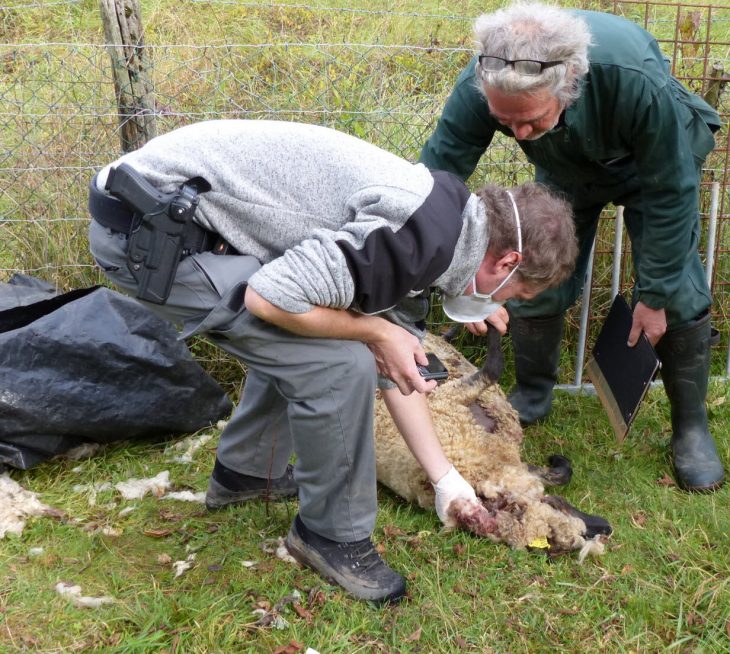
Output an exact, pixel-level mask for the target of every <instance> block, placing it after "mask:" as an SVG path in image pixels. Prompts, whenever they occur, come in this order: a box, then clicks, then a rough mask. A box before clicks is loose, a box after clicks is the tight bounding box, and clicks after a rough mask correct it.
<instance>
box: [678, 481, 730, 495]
mask: <svg viewBox="0 0 730 654" xmlns="http://www.w3.org/2000/svg"><path fill="white" fill-rule="evenodd" d="M724 483H725V480H724V479H721V480H720V481H716V482H714V483H712V484H709V485H707V486H689V485H688V484H684V483H682V482H681V481H679V479H677V485H678V486H679V487H680V488H681V489H682V490H683V491H686V492H687V493H714V492H715V491H716V490H719V489H720V488H721V487H722V485H723V484H724Z"/></svg>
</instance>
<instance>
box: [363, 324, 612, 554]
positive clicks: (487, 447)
mask: <svg viewBox="0 0 730 654" xmlns="http://www.w3.org/2000/svg"><path fill="white" fill-rule="evenodd" d="M490 334H492V336H491V337H489V339H488V340H489V345H488V346H489V354H488V356H487V362H486V364H485V366H484V367H483V368H482V369H481V370H477V368H476V367H475V366H474V365H472V364H471V363H470V362H469V361H467V360H466V359H465V358H464V357H463V356H462V355H461V353H460V352H459V351H458V350H456V349H455V348H454V347H453V346H451V345H450V344H449V343H448V342H447V341H446V340H444V339H443V338H441V337H438V336H435V335H433V334H429V335H427V337H426V339H425V342H424V347H425V349H426V350H427V351H430V352H434V353H435V354H436V355H437V356H438V357H439V358H440V359H441V360H442V361H444V363H446V366H447V368H448V369H449V372H450V380H449V381H447V382H445V383H443V384H442V385H440V386H439V387H438V388H437V389H436V390H435V391H433V392H432V393H431V394H430V395H429V398H428V401H429V407H430V410H431V414H432V416H433V420H434V424H435V426H436V431H437V434H438V436H439V439H440V440H441V444H442V447H443V449H444V452H445V454H446V456H447V457H448V458H449V459H450V460H451V462H452V463H453V464H454V466H455V467H456V469H457V470H458V471H459V472H460V473H461V474H462V475H463V477H464V478H465V479H466V480H467V481H468V482H469V483H470V484H472V486H473V487H474V489H475V491H476V493H477V496H478V497H479V498H480V502H481V503H480V504H478V505H477V504H475V503H474V502H471V501H466V500H459V501H455V502H452V504H451V506H450V507H449V514H450V515H451V516H452V517H453V518H454V519H455V521H456V523H457V525H458V526H459V527H460V528H463V529H466V530H467V531H470V532H472V533H474V534H476V535H478V536H485V537H486V538H489V539H490V540H492V541H494V542H503V543H506V544H508V545H510V546H512V547H514V548H518V549H523V548H541V549H545V550H548V552H549V553H550V554H557V553H564V552H569V551H573V550H581V557H580V558H581V560H582V559H583V558H584V557H585V555H586V554H588V553H593V554H599V553H601V552H602V551H603V547H604V545H603V543H604V542H605V538H606V537H607V536H608V535H610V533H611V527H610V526H609V524H608V523H607V522H606V521H605V520H604V519H603V518H600V517H598V516H590V515H587V514H584V513H581V512H580V511H578V510H577V509H575V508H574V507H572V506H571V505H570V504H569V503H568V502H567V501H566V500H564V499H562V498H560V497H555V496H550V495H545V492H544V491H545V485H556V484H562V483H567V481H569V479H570V475H571V469H570V462H569V461H568V460H567V459H565V458H564V457H559V456H556V457H551V458H550V464H551V467H550V468H539V467H535V466H528V465H527V464H525V463H524V462H523V461H522V459H521V456H520V444H521V442H522V437H523V433H522V427H521V425H520V422H519V418H518V417H517V414H516V412H515V411H514V409H513V408H512V407H511V405H510V404H509V402H508V401H507V399H506V397H505V395H504V393H503V391H502V389H501V388H500V387H499V385H498V384H497V383H496V380H497V378H498V377H499V372H501V365H502V353H501V348H500V347H499V334H498V333H497V331H496V330H491V331H490ZM375 450H376V469H377V478H378V481H379V482H380V483H381V484H383V485H385V486H387V487H388V488H390V489H391V490H392V491H394V492H395V493H396V494H397V495H400V496H401V497H403V498H404V499H406V500H407V501H410V502H415V503H416V504H418V506H420V507H422V508H425V509H428V508H433V506H434V492H433V488H432V486H431V484H430V482H429V479H428V477H427V476H426V474H425V473H424V471H423V470H422V468H421V467H420V465H419V464H418V463H417V462H416V460H415V458H414V457H413V455H412V454H411V453H410V451H409V450H408V448H407V446H406V445H405V442H404V441H403V439H402V438H401V437H400V435H399V433H398V430H397V428H396V427H395V424H394V423H393V421H392V419H391V417H390V415H389V413H388V410H387V408H386V406H385V403H384V402H383V401H382V399H381V398H380V397H378V400H377V403H376V411H375Z"/></svg>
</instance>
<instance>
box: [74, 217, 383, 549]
mask: <svg viewBox="0 0 730 654" xmlns="http://www.w3.org/2000/svg"><path fill="white" fill-rule="evenodd" d="M89 244H90V248H91V252H92V254H93V256H94V258H95V259H96V261H97V263H98V264H99V266H101V267H102V269H103V270H104V272H105V273H106V275H107V277H108V278H109V279H110V280H111V281H112V282H114V284H115V285H117V286H118V287H119V288H120V289H121V290H122V291H124V292H126V293H128V294H130V295H134V294H135V291H136V283H135V281H134V278H133V277H132V275H131V273H130V272H129V270H128V268H127V265H126V249H127V237H126V236H125V235H123V234H119V233H116V232H112V231H111V230H109V229H106V228H105V227H103V226H101V225H100V224H99V223H97V222H96V221H92V223H91V226H90V229H89ZM258 266H259V264H258V262H256V261H255V260H254V259H253V258H252V257H246V256H228V255H214V254H213V253H210V252H205V253H200V254H195V255H193V256H189V257H186V258H185V259H183V260H182V261H181V262H180V265H179V267H178V271H177V274H176V277H175V281H174V284H173V286H172V291H171V293H170V297H169V298H168V301H167V303H166V304H164V305H156V304H150V303H146V302H143V304H145V305H146V306H148V307H149V308H150V309H151V310H153V311H154V312H155V313H157V314H158V315H160V316H162V317H163V318H166V319H167V320H170V321H172V322H173V323H176V324H177V325H179V326H182V330H183V331H182V337H187V336H190V335H192V334H204V335H205V336H206V337H207V338H208V339H210V340H211V341H213V342H214V343H215V344H216V345H218V346H219V347H221V348H222V349H223V350H225V351H226V352H229V353H231V354H232V355H234V356H235V357H237V358H238V359H239V360H241V361H242V362H243V363H244V364H245V365H246V366H247V376H246V383H245V386H244V389H243V393H242V397H241V401H240V403H239V405H238V406H237V407H236V409H235V410H234V412H233V415H232V417H231V419H230V420H229V422H228V425H227V426H226V428H225V429H224V430H223V433H222V434H221V439H220V444H219V446H218V454H217V456H218V459H219V460H220V462H221V463H222V464H223V465H224V466H226V467H228V468H231V469H232V470H235V471H237V472H239V473H242V474H245V475H252V476H255V477H268V476H269V475H271V476H272V477H278V476H280V475H282V474H284V472H285V469H286V465H287V463H288V461H289V459H290V457H291V453H292V451H294V452H295V453H296V463H295V466H294V478H295V480H296V482H297V484H298V485H299V503H300V504H299V514H300V516H301V518H302V521H303V522H304V524H305V525H306V526H307V527H308V528H309V529H311V530H312V531H314V532H315V533H317V534H320V535H321V536H324V537H325V538H329V539H331V540H335V541H340V542H348V541H354V540H360V539H362V538H366V537H367V536H369V535H370V534H371V533H372V530H373V527H374V524H375V514H376V510H377V488H376V479H375V450H374V441H373V403H374V396H375V385H376V369H375V359H374V357H373V355H372V353H371V352H370V351H369V350H368V348H367V347H366V346H365V345H364V344H362V343H360V342H358V341H350V340H338V339H323V338H306V337H302V336H297V335H295V334H292V333H290V332H287V331H285V330H283V329H280V328H278V327H276V326H274V325H272V324H269V323H267V322H265V321H263V320H260V319H258V318H256V317H255V316H253V315H251V314H250V313H248V312H247V311H246V310H245V309H244V308H243V294H244V292H245V280H247V279H248V277H249V276H250V275H251V274H252V273H253V272H254V271H255V270H256V268H258Z"/></svg>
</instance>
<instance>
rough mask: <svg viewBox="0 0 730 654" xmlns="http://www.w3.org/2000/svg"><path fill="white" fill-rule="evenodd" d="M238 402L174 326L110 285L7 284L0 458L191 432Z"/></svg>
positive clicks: (1, 327)
mask: <svg viewBox="0 0 730 654" xmlns="http://www.w3.org/2000/svg"><path fill="white" fill-rule="evenodd" d="M44 298H45V299H44ZM231 408H232V404H231V401H230V400H229V399H228V397H227V396H226V394H225V393H224V391H223V389H221V387H220V386H219V385H218V384H217V383H216V382H215V381H214V380H213V379H212V378H211V377H210V376H209V375H208V374H207V373H206V372H205V371H204V370H203V369H202V368H201V367H200V366H199V365H198V363H196V362H195V360H194V359H193V357H192V355H191V354H190V352H189V351H188V349H187V347H185V344H184V343H183V342H181V341H179V340H178V339H177V333H176V332H175V329H174V328H173V326H172V325H170V324H169V323H167V322H165V321H163V320H161V319H160V318H158V317H157V316H155V315H154V314H153V313H151V312H150V311H149V310H148V309H146V308H145V307H143V306H142V305H141V304H139V303H138V302H136V301H135V300H132V299H131V298H128V297H126V296H125V295H122V294H120V293H116V292H115V291H112V290H109V289H107V288H103V287H92V288H87V289H79V290H75V291H70V292H68V293H63V294H60V295H55V290H54V289H53V287H52V286H50V285H48V284H46V283H45V282H40V281H38V280H34V279H33V278H28V277H22V276H17V277H15V278H13V280H11V283H10V284H0V464H2V463H7V464H9V465H11V466H14V467H16V468H22V469H27V468H29V467H31V466H33V465H36V464H37V463H40V462H41V461H44V460H46V459H48V458H50V457H52V456H54V455H56V454H61V453H63V452H65V451H67V450H69V449H71V448H72V447H75V446H77V445H79V444H81V443H83V442H96V443H108V442H110V441H115V440H128V439H136V438H149V437H161V436H168V435H172V434H179V433H190V432H194V431H196V430H198V429H202V428H204V427H206V426H207V425H210V424H211V423H214V422H215V421H217V420H218V419H220V418H224V417H226V416H227V415H228V414H229V413H230V411H231Z"/></svg>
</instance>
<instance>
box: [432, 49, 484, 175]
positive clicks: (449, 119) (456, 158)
mask: <svg viewBox="0 0 730 654" xmlns="http://www.w3.org/2000/svg"><path fill="white" fill-rule="evenodd" d="M476 61H477V60H476V57H474V58H472V59H471V60H470V61H469V63H468V64H467V66H466V68H465V69H464V70H463V71H462V73H461V74H460V75H459V77H458V78H457V80H456V84H455V85H454V88H453V90H452V92H451V95H450V96H449V98H448V100H447V101H446V104H445V105H444V110H443V112H442V114H441V117H440V118H439V120H438V123H437V124H436V129H435V130H434V132H433V134H431V136H430V137H429V139H428V140H427V141H426V143H425V144H424V146H423V149H422V150H421V156H420V159H419V161H420V162H421V163H423V164H425V165H426V166H428V167H429V168H430V169H431V170H445V171H448V172H450V173H453V174H454V175H457V176H458V177H459V178H461V179H462V180H464V181H466V180H467V179H468V178H469V177H470V176H471V174H472V173H473V172H474V169H475V168H476V166H477V164H478V163H479V159H480V158H481V156H482V155H483V154H484V152H485V151H486V149H487V148H488V147H489V144H490V143H491V142H492V137H493V136H494V132H495V123H494V119H493V118H492V117H491V115H490V114H489V109H488V106H487V101H486V100H485V99H484V96H483V95H482V94H481V93H480V92H479V90H478V88H477V80H476V76H475V72H474V71H475V66H476Z"/></svg>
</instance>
